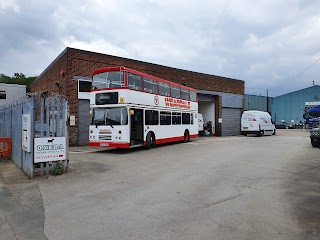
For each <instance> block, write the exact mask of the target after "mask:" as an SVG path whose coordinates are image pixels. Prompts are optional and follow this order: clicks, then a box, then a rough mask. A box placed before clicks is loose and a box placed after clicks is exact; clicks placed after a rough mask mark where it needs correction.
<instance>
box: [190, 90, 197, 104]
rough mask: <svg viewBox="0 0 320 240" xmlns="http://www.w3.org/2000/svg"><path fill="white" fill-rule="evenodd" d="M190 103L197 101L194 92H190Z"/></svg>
mask: <svg viewBox="0 0 320 240" xmlns="http://www.w3.org/2000/svg"><path fill="white" fill-rule="evenodd" d="M190 101H193V102H196V101H197V93H196V92H195V91H190Z"/></svg>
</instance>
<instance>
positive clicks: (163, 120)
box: [160, 112, 171, 125]
mask: <svg viewBox="0 0 320 240" xmlns="http://www.w3.org/2000/svg"><path fill="white" fill-rule="evenodd" d="M160 125H171V112H160Z"/></svg>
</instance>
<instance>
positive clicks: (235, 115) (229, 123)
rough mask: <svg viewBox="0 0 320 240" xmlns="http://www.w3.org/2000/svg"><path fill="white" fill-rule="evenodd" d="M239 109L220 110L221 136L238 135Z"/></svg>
mask: <svg viewBox="0 0 320 240" xmlns="http://www.w3.org/2000/svg"><path fill="white" fill-rule="evenodd" d="M241 112H242V111H241V109H239V108H222V136H235V135H240V124H241Z"/></svg>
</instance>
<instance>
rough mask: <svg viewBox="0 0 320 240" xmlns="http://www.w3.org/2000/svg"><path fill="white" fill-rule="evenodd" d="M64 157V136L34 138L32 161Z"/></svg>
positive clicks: (65, 155)
mask: <svg viewBox="0 0 320 240" xmlns="http://www.w3.org/2000/svg"><path fill="white" fill-rule="evenodd" d="M66 159H67V151H66V137H44V138H35V139H34V163H40V162H51V161H59V160H66Z"/></svg>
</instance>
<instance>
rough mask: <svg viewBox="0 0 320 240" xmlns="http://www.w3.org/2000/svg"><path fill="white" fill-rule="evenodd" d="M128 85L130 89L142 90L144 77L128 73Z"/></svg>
mask: <svg viewBox="0 0 320 240" xmlns="http://www.w3.org/2000/svg"><path fill="white" fill-rule="evenodd" d="M128 85H129V88H130V89H133V90H139V91H141V90H142V77H141V76H139V75H136V74H133V73H128Z"/></svg>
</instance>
